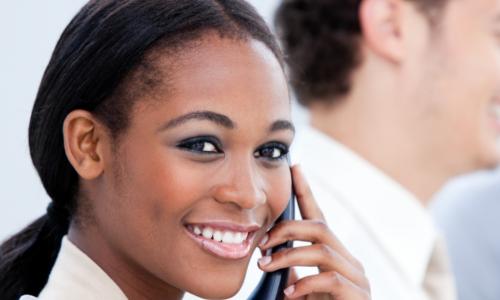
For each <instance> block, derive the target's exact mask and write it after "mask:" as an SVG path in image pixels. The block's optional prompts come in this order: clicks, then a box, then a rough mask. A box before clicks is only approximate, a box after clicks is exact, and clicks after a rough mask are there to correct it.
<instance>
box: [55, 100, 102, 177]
mask: <svg viewBox="0 0 500 300" xmlns="http://www.w3.org/2000/svg"><path fill="white" fill-rule="evenodd" d="M63 136H64V150H65V152H66V157H67V158H68V160H69V162H70V163H71V165H72V166H73V168H74V169H75V171H76V172H77V173H78V174H79V175H80V177H82V178H84V179H87V180H91V179H95V178H97V177H98V176H99V175H100V174H101V173H102V172H103V170H104V163H103V153H102V143H103V140H102V137H103V130H102V127H101V126H100V124H99V123H98V122H97V120H96V119H95V117H94V116H93V115H92V114H91V113H90V112H88V111H85V110H74V111H72V112H71V113H69V114H68V115H67V116H66V119H65V120H64V125H63Z"/></svg>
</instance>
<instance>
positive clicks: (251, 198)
mask: <svg viewBox="0 0 500 300" xmlns="http://www.w3.org/2000/svg"><path fill="white" fill-rule="evenodd" d="M224 178H225V179H224V180H223V182H221V183H220V184H217V185H216V186H215V187H214V189H213V196H214V198H215V200H216V201H218V202H220V203H233V204H235V205H237V206H238V207H240V208H242V209H252V208H255V207H257V206H259V205H262V204H263V203H265V202H266V201H267V196H266V192H265V189H264V186H265V181H264V178H263V177H262V175H261V174H259V170H258V169H257V166H255V165H253V164H252V163H249V162H248V163H245V164H238V165H234V166H231V167H230V168H227V169H225V174H224Z"/></svg>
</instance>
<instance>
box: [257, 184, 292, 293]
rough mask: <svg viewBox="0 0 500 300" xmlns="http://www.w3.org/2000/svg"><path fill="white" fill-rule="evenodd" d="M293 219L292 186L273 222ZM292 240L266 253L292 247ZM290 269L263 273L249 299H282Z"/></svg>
mask: <svg viewBox="0 0 500 300" xmlns="http://www.w3.org/2000/svg"><path fill="white" fill-rule="evenodd" d="M293 219H295V193H294V191H293V186H292V194H291V197H290V200H289V201H288V205H287V207H286V209H285V211H284V212H283V213H282V214H281V215H280V216H279V217H278V219H277V220H276V222H275V223H279V222H281V221H283V220H293ZM292 247H293V241H287V242H286V243H283V244H280V245H278V246H276V247H273V248H271V249H268V250H267V253H266V255H271V254H272V253H276V252H278V251H281V250H282V249H285V248H292ZM289 274H290V269H289V268H286V269H281V270H277V271H274V272H270V273H264V275H262V278H261V279H260V282H259V284H258V285H257V287H256V288H255V289H254V290H253V292H252V294H251V296H250V297H249V298H248V299H250V300H282V299H283V298H284V296H285V295H284V293H283V290H284V289H285V288H286V284H287V282H288V276H289Z"/></svg>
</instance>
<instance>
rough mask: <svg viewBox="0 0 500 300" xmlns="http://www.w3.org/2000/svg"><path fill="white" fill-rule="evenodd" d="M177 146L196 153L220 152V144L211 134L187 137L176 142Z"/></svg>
mask: <svg viewBox="0 0 500 300" xmlns="http://www.w3.org/2000/svg"><path fill="white" fill-rule="evenodd" d="M177 147H178V148H180V149H182V150H186V151H190V152H193V153H197V154H202V155H207V154H222V153H223V152H222V150H221V149H222V145H221V143H220V142H219V141H218V139H217V138H215V137H212V136H200V137H194V138H189V139H185V140H183V141H181V142H180V143H178V144H177Z"/></svg>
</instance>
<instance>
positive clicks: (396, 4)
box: [359, 0, 404, 63]
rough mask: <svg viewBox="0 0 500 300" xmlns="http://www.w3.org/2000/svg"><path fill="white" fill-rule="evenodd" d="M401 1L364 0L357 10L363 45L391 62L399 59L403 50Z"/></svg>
mask: <svg viewBox="0 0 500 300" xmlns="http://www.w3.org/2000/svg"><path fill="white" fill-rule="evenodd" d="M402 1H403V0H364V1H362V2H361V7H360V11H359V19H360V22H361V28H362V31H363V37H364V42H365V46H366V47H368V48H369V49H371V50H372V51H373V52H375V53H376V54H378V55H379V56H381V57H383V58H385V59H387V60H389V61H391V62H393V63H398V62H399V61H400V60H401V58H402V56H403V50H404V42H403V40H402V26H403V24H402V18H401V16H402V14H403V11H402V10H403V7H402V6H403V3H402Z"/></svg>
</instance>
